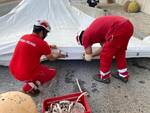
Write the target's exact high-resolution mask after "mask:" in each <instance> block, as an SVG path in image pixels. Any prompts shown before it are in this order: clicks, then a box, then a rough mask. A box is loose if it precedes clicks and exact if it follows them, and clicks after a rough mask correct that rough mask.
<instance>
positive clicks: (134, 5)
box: [128, 0, 140, 13]
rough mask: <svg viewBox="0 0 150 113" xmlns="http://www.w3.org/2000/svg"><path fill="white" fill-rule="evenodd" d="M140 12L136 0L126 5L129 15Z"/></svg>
mask: <svg viewBox="0 0 150 113" xmlns="http://www.w3.org/2000/svg"><path fill="white" fill-rule="evenodd" d="M139 11H140V5H139V3H138V2H137V1H136V0H133V1H131V2H130V3H129V5H128V12H129V13H137V12H139Z"/></svg>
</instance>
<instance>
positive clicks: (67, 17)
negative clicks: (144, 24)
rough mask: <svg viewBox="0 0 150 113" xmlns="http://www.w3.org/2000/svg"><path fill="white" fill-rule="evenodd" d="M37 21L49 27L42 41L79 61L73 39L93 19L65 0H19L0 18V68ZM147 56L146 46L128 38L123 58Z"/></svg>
mask: <svg viewBox="0 0 150 113" xmlns="http://www.w3.org/2000/svg"><path fill="white" fill-rule="evenodd" d="M39 19H42V20H45V19H46V20H48V21H49V23H50V25H51V27H52V31H51V32H50V34H49V35H48V37H47V38H46V40H47V41H48V42H49V43H52V44H56V45H58V46H59V48H60V49H62V50H63V51H66V52H68V54H69V57H68V58H67V59H75V60H76V59H82V53H83V48H82V47H81V46H79V45H77V43H76V40H75V36H76V34H77V32H78V31H80V30H81V29H84V28H86V27H87V26H88V25H89V24H90V23H91V22H92V21H93V19H94V18H92V17H90V16H88V15H86V14H84V13H83V12H81V11H79V10H78V9H76V8H75V7H72V6H71V5H70V4H69V1H68V0H42V1H41V0H23V1H22V2H21V3H20V4H19V5H18V6H17V7H16V8H14V9H13V10H12V11H11V12H9V13H8V14H7V15H5V16H2V17H0V25H1V26H0V35H1V36H0V65H6V66H7V65H8V64H9V62H10V59H11V56H12V54H13V51H14V48H15V46H16V43H17V41H18V40H19V39H20V37H21V36H22V35H24V34H28V33H31V32H32V28H33V24H34V23H35V21H36V20H39ZM94 48H97V46H95V47H94ZM141 52H142V54H141ZM149 56H150V46H149V43H147V42H143V41H141V40H138V39H136V38H132V40H131V41H130V44H129V47H128V53H127V57H149Z"/></svg>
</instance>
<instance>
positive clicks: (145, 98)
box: [0, 2, 150, 113]
mask: <svg viewBox="0 0 150 113" xmlns="http://www.w3.org/2000/svg"><path fill="white" fill-rule="evenodd" d="M16 4H17V3H16V2H12V3H11V5H10V4H9V5H6V4H5V6H4V4H0V10H1V11H3V13H2V14H0V15H1V16H2V15H3V14H6V13H7V12H9V11H10V9H11V8H13V7H15V6H16ZM1 6H2V7H1ZM42 63H43V64H45V65H48V66H50V67H54V68H56V69H57V76H56V78H55V80H54V81H52V84H50V85H49V84H46V85H45V86H43V88H41V94H40V95H39V96H37V97H33V99H34V100H35V102H36V103H37V107H38V110H39V112H40V110H41V105H42V101H43V100H44V99H46V98H51V97H54V96H59V95H64V94H69V93H72V92H78V91H79V90H78V88H77V84H76V82H75V79H76V78H78V79H79V82H80V85H81V88H82V89H83V90H84V91H87V92H88V93H89V95H90V96H89V97H87V99H88V102H89V105H90V107H91V109H92V113H149V112H150V59H148V58H140V59H139V58H138V59H137V58H135V59H134V58H132V59H127V63H128V71H129V73H130V80H129V82H128V83H123V82H121V81H119V80H117V79H115V78H111V83H110V84H109V85H107V84H103V83H99V82H96V81H94V80H93V78H92V76H94V75H95V74H97V73H98V69H99V60H94V61H91V62H85V61H82V60H78V61H73V60H71V61H60V60H58V61H54V62H50V61H45V62H42ZM112 71H113V72H115V71H116V67H115V61H113V64H112ZM21 85H22V83H21V82H19V81H16V80H14V79H13V77H12V76H11V74H10V73H9V69H8V67H3V66H0V93H2V92H6V91H12V90H13V91H14V90H19V91H20V90H21Z"/></svg>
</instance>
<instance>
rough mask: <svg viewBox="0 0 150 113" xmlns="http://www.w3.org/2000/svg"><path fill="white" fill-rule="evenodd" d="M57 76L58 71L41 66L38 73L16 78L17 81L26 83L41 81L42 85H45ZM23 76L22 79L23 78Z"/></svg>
mask: <svg viewBox="0 0 150 113" xmlns="http://www.w3.org/2000/svg"><path fill="white" fill-rule="evenodd" d="M55 75H56V69H53V68H49V67H47V66H45V65H40V66H39V68H38V69H37V71H36V72H34V73H32V74H31V75H30V76H28V77H25V78H23V76H24V75H20V76H19V77H15V78H16V79H18V80H20V81H24V82H35V81H40V83H41V84H44V83H46V82H48V81H50V80H52V78H54V76H55ZM21 76H22V77H21Z"/></svg>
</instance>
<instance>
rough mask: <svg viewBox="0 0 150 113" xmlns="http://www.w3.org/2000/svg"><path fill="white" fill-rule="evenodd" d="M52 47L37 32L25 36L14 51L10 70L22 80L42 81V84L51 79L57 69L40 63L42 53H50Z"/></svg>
mask: <svg viewBox="0 0 150 113" xmlns="http://www.w3.org/2000/svg"><path fill="white" fill-rule="evenodd" d="M50 53H51V49H50V47H49V45H48V44H47V42H46V41H44V40H42V39H41V38H40V37H38V36H37V35H35V34H28V35H25V36H23V37H22V38H21V39H20V40H19V42H18V44H17V46H16V48H15V51H14V54H13V57H12V59H11V62H10V65H9V67H10V71H11V73H12V74H13V76H14V77H15V78H16V79H18V80H20V81H25V82H28V81H40V82H41V83H42V84H43V83H45V82H47V81H49V80H51V79H52V78H53V77H54V76H55V74H56V70H55V69H49V68H48V67H46V66H43V65H41V64H40V58H41V56H42V55H48V54H50Z"/></svg>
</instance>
